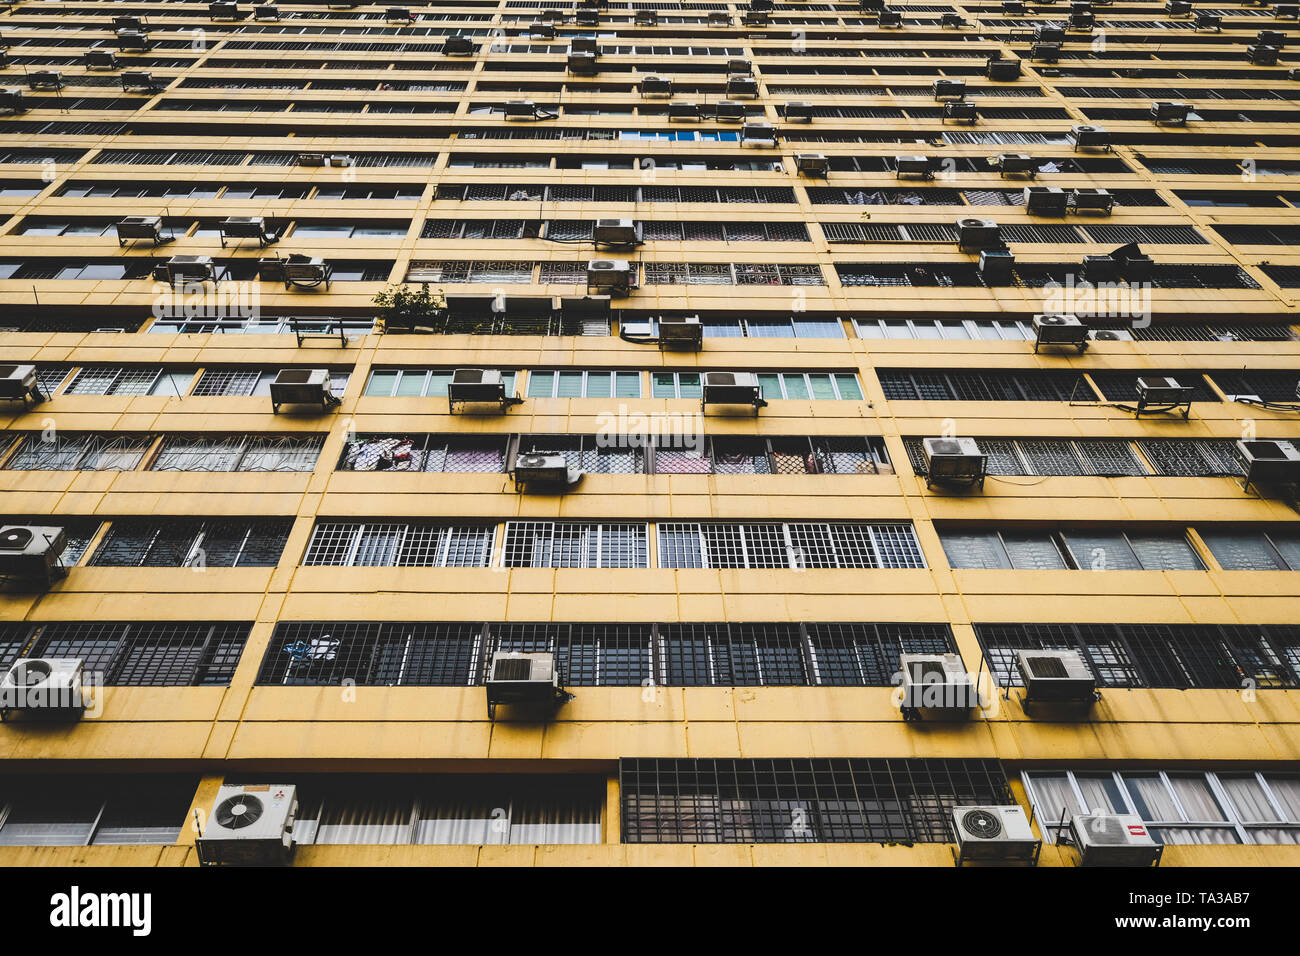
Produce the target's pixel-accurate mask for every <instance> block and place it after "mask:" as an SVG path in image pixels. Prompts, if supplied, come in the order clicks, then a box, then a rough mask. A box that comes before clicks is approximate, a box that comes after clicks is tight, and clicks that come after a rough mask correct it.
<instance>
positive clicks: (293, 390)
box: [271, 368, 338, 412]
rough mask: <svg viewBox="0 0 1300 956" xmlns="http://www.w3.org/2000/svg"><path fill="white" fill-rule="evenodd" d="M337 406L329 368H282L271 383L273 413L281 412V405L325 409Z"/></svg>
mask: <svg viewBox="0 0 1300 956" xmlns="http://www.w3.org/2000/svg"><path fill="white" fill-rule="evenodd" d="M337 404H338V399H336V398H335V397H334V395H333V393H332V392H331V391H330V370H329V369H327V368H282V369H280V371H279V373H278V374H277V375H276V376H275V379H274V380H273V381H272V382H271V410H272V411H273V412H279V411H280V406H281V405H320V406H321V408H322V409H325V408H328V407H329V406H330V405H337Z"/></svg>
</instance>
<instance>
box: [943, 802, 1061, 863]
mask: <svg viewBox="0 0 1300 956" xmlns="http://www.w3.org/2000/svg"><path fill="white" fill-rule="evenodd" d="M952 829H953V832H954V833H955V834H956V836H957V864H958V866H960V865H961V864H962V863H967V862H970V861H973V860H979V861H983V862H997V863H1007V862H1012V861H1023V862H1027V863H1033V862H1035V861H1036V860H1037V859H1038V852H1039V850H1040V849H1041V848H1042V845H1043V844H1042V841H1041V840H1039V839H1038V838H1037V837H1036V836H1034V830H1033V827H1031V826H1030V825H1029V818H1028V817H1027V816H1026V815H1025V811H1024V810H1023V809H1021V808H1020V807H1019V806H1016V805H1014V804H1013V805H1010V806H987V807H954V808H953V811H952Z"/></svg>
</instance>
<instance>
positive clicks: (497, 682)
mask: <svg viewBox="0 0 1300 956" xmlns="http://www.w3.org/2000/svg"><path fill="white" fill-rule="evenodd" d="M484 684H485V686H486V688H487V704H488V716H489V717H494V716H495V713H496V706H497V705H498V704H548V703H557V702H559V701H562V700H565V699H567V698H568V696H569V695H568V694H566V693H565V692H564V688H562V687H561V686H560V675H559V672H558V671H557V670H556V668H555V655H554V654H553V653H551V652H549V651H539V652H533V653H524V652H522V651H497V652H496V653H494V654H493V655H492V661H491V663H490V664H489V665H488V676H487V680H486V681H484Z"/></svg>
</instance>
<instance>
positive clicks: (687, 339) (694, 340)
mask: <svg viewBox="0 0 1300 956" xmlns="http://www.w3.org/2000/svg"><path fill="white" fill-rule="evenodd" d="M703 345H704V325H703V324H702V323H701V322H700V317H699V316H698V315H666V316H664V317H663V318H661V319H660V320H659V346H660V347H661V348H689V349H699V348H701V347H703Z"/></svg>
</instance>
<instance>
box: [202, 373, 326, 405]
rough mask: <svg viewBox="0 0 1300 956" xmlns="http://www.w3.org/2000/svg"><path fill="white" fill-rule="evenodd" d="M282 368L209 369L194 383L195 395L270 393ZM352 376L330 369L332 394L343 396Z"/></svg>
mask: <svg viewBox="0 0 1300 956" xmlns="http://www.w3.org/2000/svg"><path fill="white" fill-rule="evenodd" d="M280 372H281V369H278V368H274V369H261V368H209V369H204V371H203V374H202V375H201V376H199V383H198V385H196V386H194V393H193V394H195V395H203V396H213V395H221V396H232V395H270V394H271V383H272V382H273V381H275V377H276V376H277V375H279V374H280ZM348 375H349V373H348V372H346V371H339V370H338V369H331V370H330V393H331V394H333V395H334V397H336V398H341V397H342V396H343V393H344V392H345V391H347V387H348Z"/></svg>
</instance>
